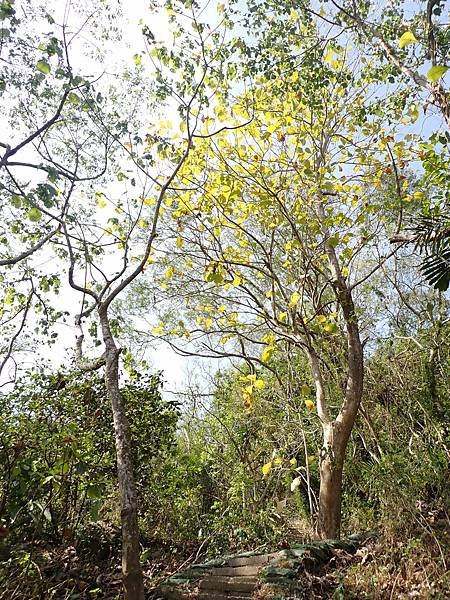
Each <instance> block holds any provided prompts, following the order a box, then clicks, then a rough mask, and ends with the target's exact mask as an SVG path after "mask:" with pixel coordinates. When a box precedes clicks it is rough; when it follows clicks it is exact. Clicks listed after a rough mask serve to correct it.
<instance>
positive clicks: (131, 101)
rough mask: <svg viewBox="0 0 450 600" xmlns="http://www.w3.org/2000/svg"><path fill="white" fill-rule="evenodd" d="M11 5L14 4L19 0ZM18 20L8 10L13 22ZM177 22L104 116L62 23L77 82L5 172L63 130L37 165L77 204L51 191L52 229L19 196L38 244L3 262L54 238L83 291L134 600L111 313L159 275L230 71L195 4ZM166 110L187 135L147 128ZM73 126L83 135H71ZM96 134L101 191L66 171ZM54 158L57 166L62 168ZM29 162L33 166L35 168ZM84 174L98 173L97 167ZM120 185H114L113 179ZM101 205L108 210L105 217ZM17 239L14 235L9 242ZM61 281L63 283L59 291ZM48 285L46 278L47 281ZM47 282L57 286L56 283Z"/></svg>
mask: <svg viewBox="0 0 450 600" xmlns="http://www.w3.org/2000/svg"><path fill="white" fill-rule="evenodd" d="M9 5H11V7H12V3H9ZM13 15H14V11H13V9H12V8H11V18H12V17H13ZM171 21H172V26H173V27H174V29H175V30H176V35H175V36H174V46H173V47H172V48H170V49H168V48H167V47H166V45H165V44H164V43H161V42H159V41H158V40H157V39H156V38H155V35H154V34H153V33H152V31H151V30H150V29H149V28H148V27H144V29H143V33H144V37H145V41H146V43H147V49H146V51H143V52H142V53H140V54H136V55H135V57H134V67H133V68H132V69H128V70H127V72H126V73H125V75H126V77H124V79H125V80H129V81H131V84H132V86H131V89H129V90H125V91H121V90H119V91H117V90H116V89H115V88H109V89H108V93H109V97H108V102H107V109H105V108H104V107H103V106H102V98H103V97H104V96H103V94H102V87H101V83H97V84H94V83H92V82H89V83H86V82H84V81H82V82H78V81H77V82H73V75H72V72H71V69H70V62H69V58H68V55H64V54H63V52H62V51H61V53H60V52H59V49H60V48H65V49H66V50H67V46H68V43H67V42H66V35H67V29H66V28H65V26H63V27H62V31H61V35H62V42H61V41H58V39H56V38H55V40H56V41H54V40H53V38H52V39H51V48H50V49H49V46H48V45H47V46H45V52H50V55H51V56H52V57H53V56H54V55H56V56H57V59H58V60H65V65H66V70H67V72H66V71H64V72H63V77H65V78H66V79H67V78H68V81H65V82H64V83H63V84H62V89H63V92H62V96H61V100H60V102H59V104H58V108H57V109H56V111H54V112H53V113H52V116H51V118H49V119H48V120H45V121H44V123H45V126H43V127H39V128H38V129H36V130H34V131H33V133H31V134H30V135H28V136H27V137H26V138H25V142H21V143H19V144H18V145H17V146H15V147H14V148H12V147H10V145H8V144H5V156H4V166H5V168H6V170H7V172H8V173H9V168H10V167H12V166H19V165H12V163H11V162H10V159H11V157H12V156H14V155H16V154H17V153H18V151H19V150H21V149H22V148H23V147H25V146H26V145H27V144H29V143H32V142H33V141H35V140H39V141H40V143H41V144H42V146H43V148H44V150H43V151H42V152H43V153H44V155H45V157H46V158H48V156H47V149H46V142H47V139H46V136H48V135H49V131H52V127H53V126H56V127H57V133H58V135H61V139H58V138H57V140H56V151H55V152H56V154H57V155H58V156H59V155H61V157H62V158H61V159H59V158H58V162H57V163H56V160H55V159H54V157H53V155H51V156H50V159H49V162H50V164H49V162H47V163H46V164H44V166H43V167H41V166H40V165H38V166H37V170H38V171H44V173H45V174H46V175H48V176H49V177H53V178H55V177H57V176H58V177H59V176H61V177H64V180H65V181H68V186H69V190H70V194H69V197H74V196H75V195H76V199H77V202H76V203H69V202H68V201H65V200H64V199H61V201H60V200H59V196H58V190H56V191H55V190H54V189H53V188H51V191H50V192H49V193H50V196H51V198H50V200H49V203H50V204H49V205H50V206H51V207H52V206H53V205H54V204H56V208H57V214H56V215H53V214H50V215H49V219H51V220H52V221H53V220H54V221H56V226H55V228H54V230H51V228H50V227H49V226H48V223H43V222H42V220H41V217H42V215H43V214H46V213H45V210H46V204H45V200H46V198H44V199H41V200H42V203H43V205H44V206H41V204H39V206H37V205H36V200H34V198H33V200H30V202H31V208H30V205H29V204H28V203H27V202H28V196H27V202H25V203H22V199H20V202H19V201H18V200H17V201H15V200H14V202H15V203H16V205H17V206H16V207H15V208H18V209H22V208H23V207H22V204H24V208H26V209H27V210H29V212H28V216H29V218H30V220H31V221H32V222H33V223H36V224H37V225H36V232H33V233H35V237H36V238H37V239H38V242H37V243H34V245H31V248H29V249H28V250H27V251H25V252H23V253H21V254H20V255H17V256H18V257H19V258H18V259H17V260H16V258H11V259H9V258H8V259H6V260H9V261H10V262H9V263H8V265H9V264H10V265H11V266H14V265H16V264H17V265H22V259H26V258H28V257H29V256H32V255H33V254H34V252H36V251H37V250H39V249H40V248H42V247H43V245H44V244H45V243H47V242H49V241H52V242H54V243H53V245H52V246H49V251H52V252H53V257H55V258H56V260H57V261H58V265H60V269H61V270H63V271H65V272H66V273H67V282H68V285H69V286H70V287H71V288H72V289H73V290H75V291H77V292H79V293H80V294H81V296H80V300H81V302H80V304H81V308H80V310H79V314H78V315H77V317H76V325H77V327H78V328H79V331H80V335H79V336H78V340H77V360H78V364H79V366H80V367H81V368H83V369H84V370H86V371H89V370H96V369H98V368H101V367H103V366H105V386H106V390H107V395H108V398H109V400H110V402H111V406H112V415H113V421H114V431H115V445H116V455H117V469H118V480H119V491H120V498H121V518H122V538H123V545H122V558H123V560H122V568H123V581H124V588H125V595H126V597H127V598H128V599H129V600H135V599H142V598H143V597H144V584H143V577H142V569H141V565H140V548H139V530H138V507H137V496H136V485H135V478H134V472H133V444H132V439H131V430H130V426H129V422H128V418H127V414H126V406H125V399H124V396H123V394H122V393H121V390H120V384H119V381H120V374H119V363H120V354H121V349H120V348H119V347H118V344H117V342H116V335H117V333H118V331H119V329H120V327H119V323H118V321H117V320H116V319H114V318H112V316H111V306H112V304H113V303H114V301H115V300H116V299H117V298H118V297H119V296H120V295H121V294H122V293H123V292H124V291H125V290H126V289H127V288H128V286H129V285H130V284H131V283H132V282H133V281H134V280H135V279H136V278H137V277H139V276H141V275H142V273H143V272H144V271H145V270H146V269H149V268H150V267H149V265H150V264H151V263H152V261H153V258H152V254H153V252H154V248H153V246H154V242H155V239H156V238H157V236H158V235H159V232H158V230H159V219H160V215H161V213H162V212H163V211H164V210H165V207H164V202H165V200H166V195H167V192H168V190H169V189H170V188H171V186H172V184H173V182H174V180H175V178H176V176H177V174H178V172H179V170H180V169H181V167H182V165H183V164H184V162H185V161H186V160H187V158H188V156H189V154H190V153H191V151H192V147H193V136H194V134H195V132H196V130H197V127H198V124H199V122H200V119H201V117H202V114H203V111H204V109H205V108H207V106H208V102H209V101H210V97H213V95H214V87H215V85H216V79H219V78H220V77H221V76H222V74H221V62H220V48H221V44H223V39H222V34H221V32H220V29H219V30H216V29H213V30H208V29H207V28H206V27H205V26H204V25H203V24H202V23H200V22H199V21H198V19H197V17H196V14H195V10H194V8H192V10H191V11H190V14H182V13H181V11H180V12H172V13H171ZM188 25H189V26H191V25H192V26H193V27H194V29H195V32H196V33H195V34H194V35H192V34H191V33H190V32H189V33H187V29H186V27H187V26H188ZM64 43H65V45H64ZM145 61H148V62H149V63H150V68H151V70H152V73H151V76H150V77H146V76H145V75H144V72H143V70H144V66H143V62H145ZM59 67H60V65H58V68H59ZM34 68H35V67H34V65H33V69H34ZM36 68H37V71H38V72H39V73H40V75H39V80H41V79H42V78H41V75H42V76H44V77H45V76H47V75H48V74H49V73H50V71H51V65H50V64H49V62H48V61H47V59H41V60H40V61H38V63H37V66H36ZM72 83H73V85H72ZM74 85H75V86H76V87H75V88H74ZM133 86H134V87H133ZM50 87H51V86H50ZM144 89H145V95H144ZM149 89H150V90H151V94H150V95H149V94H148V90H149ZM50 92H51V94H50V97H51V98H52V99H54V98H55V96H57V94H54V93H53V91H52V89H51V90H50ZM66 102H69V103H70V104H71V105H73V107H74V108H73V109H71V110H73V111H74V112H75V113H76V114H75V115H74V116H72V115H70V118H69V116H67V117H66V116H65V115H64V120H63V121H62V123H61V122H60V119H62V116H63V112H62V111H63V108H65V107H66ZM84 111H85V112H88V113H89V123H88V125H87V128H88V133H89V132H90V133H91V135H88V137H87V139H83V138H81V140H80V137H79V136H80V130H79V128H78V125H79V123H80V117H82V116H83V112H84ZM165 111H171V112H173V114H174V118H175V119H176V120H177V122H178V125H180V123H181V124H182V126H183V131H181V132H179V133H178V134H175V135H174V129H173V127H172V125H171V124H170V123H169V122H168V121H167V120H165V122H162V120H158V119H155V122H154V123H152V124H150V123H148V122H147V119H148V115H149V114H150V113H152V114H154V115H157V117H161V115H162V114H163V113H164V112H165ZM19 116H20V115H19ZM60 125H63V126H65V125H67V126H68V131H66V130H64V129H63V130H60V129H59V126H60ZM71 127H74V128H75V129H76V131H75V132H74V131H71ZM81 130H83V128H81ZM41 138H42V139H41ZM72 139H75V140H76V143H75V145H74V149H73V153H72V148H71V147H70V146H69V148H67V149H66V148H65V143H66V140H72ZM98 139H101V140H104V139H106V140H107V143H106V145H104V155H105V156H106V159H105V167H104V169H103V170H102V172H101V174H102V175H104V177H102V178H100V179H98V181H97V182H96V188H95V189H94V187H93V186H92V185H86V183H85V182H83V180H84V179H86V178H85V177H81V176H80V175H79V173H78V171H77V170H74V169H70V168H69V167H68V166H67V164H66V163H63V164H64V165H65V166H64V167H61V166H60V164H61V162H63V160H65V159H67V157H72V155H73V160H74V161H75V165H76V166H78V164H79V163H80V164H83V163H84V162H85V161H83V160H82V157H81V155H80V154H81V153H82V152H87V153H88V157H90V156H91V155H92V156H93V157H94V160H93V162H94V164H95V162H96V157H97V156H98V155H99V154H100V155H101V156H103V151H102V152H100V153H99V147H98V146H97V141H98ZM109 142H111V143H113V144H114V147H115V149H116V150H115V154H114V160H111V151H110V147H109ZM40 150H41V147H40V146H37V148H36V151H37V152H38V154H39V151H40ZM53 163H56V167H55V166H54V164H53ZM21 166H22V167H23V166H28V167H30V168H34V167H35V166H36V165H34V164H30V165H23V164H22V165H21ZM87 168H88V169H89V168H90V165H89V164H88V167H87ZM91 169H92V167H91ZM55 171H56V174H55ZM49 172H50V173H49ZM113 180H115V181H114V184H112V183H111V182H112V181H113ZM43 189H44V188H43ZM48 190H49V187H48V186H47V187H45V191H46V192H48ZM52 190H53V191H52ZM61 195H62V194H61ZM23 197H24V198H25V192H24V193H23ZM53 197H58V201H54V200H53ZM14 202H13V205H14ZM101 209H104V210H103V212H102V210H101ZM30 212H31V214H30ZM9 239H10V237H9V236H6V240H7V243H8V241H9ZM23 242H25V243H26V242H29V237H26V238H24V239H23ZM60 280H61V278H60V277H58V279H57V281H58V285H59V283H60ZM46 281H47V282H48V281H49V279H48V277H47V279H46ZM46 285H47V287H48V283H47V284H46ZM22 312H23V311H22ZM26 316H27V311H25V317H26ZM24 322H25V320H24ZM86 323H88V325H89V330H90V332H91V334H92V336H93V341H94V342H95V345H98V344H101V343H103V344H104V348H105V351H104V353H103V355H102V356H101V357H98V358H95V359H94V360H89V359H86V358H85V356H84V346H83V341H84V326H85V324H86ZM97 331H98V332H99V336H98V337H99V338H100V339H101V341H100V340H99V339H98V337H97ZM9 355H10V353H9Z"/></svg>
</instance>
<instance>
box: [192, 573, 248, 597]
mask: <svg viewBox="0 0 450 600" xmlns="http://www.w3.org/2000/svg"><path fill="white" fill-rule="evenodd" d="M258 584H259V579H258V577H219V576H217V575H209V576H207V577H205V579H202V581H200V584H199V589H200V590H217V591H219V592H244V593H246V592H253V590H255V589H256V588H257V587H258Z"/></svg>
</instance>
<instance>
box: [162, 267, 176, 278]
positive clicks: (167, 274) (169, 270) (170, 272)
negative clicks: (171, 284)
mask: <svg viewBox="0 0 450 600" xmlns="http://www.w3.org/2000/svg"><path fill="white" fill-rule="evenodd" d="M174 274H175V269H174V267H167V269H166V272H165V273H164V277H165V278H166V279H171V278H172V277H173V276H174Z"/></svg>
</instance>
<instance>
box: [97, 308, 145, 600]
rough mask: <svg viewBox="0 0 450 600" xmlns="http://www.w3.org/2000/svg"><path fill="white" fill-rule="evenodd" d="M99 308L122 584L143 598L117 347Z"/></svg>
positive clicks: (133, 597)
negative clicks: (112, 438) (116, 483)
mask: <svg viewBox="0 0 450 600" xmlns="http://www.w3.org/2000/svg"><path fill="white" fill-rule="evenodd" d="M98 312H99V317H100V323H101V327H102V334H103V341H104V343H105V360H106V368H105V384H106V390H107V393H108V398H109V400H110V402H111V406H112V413H113V419H114V433H115V443H116V455H117V474H118V481H119V494H120V509H121V510H120V514H121V524H122V576H123V586H124V591H125V598H126V599H127V600H144V582H143V576H142V568H141V564H140V549H139V528H138V511H137V495H136V484H135V480H134V470H133V453H132V440H131V430H130V425H129V423H128V419H127V416H126V412H125V405H124V400H123V397H122V394H121V393H120V388H119V350H118V348H117V346H116V344H115V342H114V337H113V335H112V333H111V329H110V326H109V319H108V314H107V309H102V307H100V308H99V311H98Z"/></svg>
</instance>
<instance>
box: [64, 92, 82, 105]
mask: <svg viewBox="0 0 450 600" xmlns="http://www.w3.org/2000/svg"><path fill="white" fill-rule="evenodd" d="M67 100H68V101H69V102H70V103H71V104H73V105H74V106H77V105H78V104H80V102H81V100H80V96H79V95H78V94H75V92H70V94H69V95H68V96H67Z"/></svg>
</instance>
